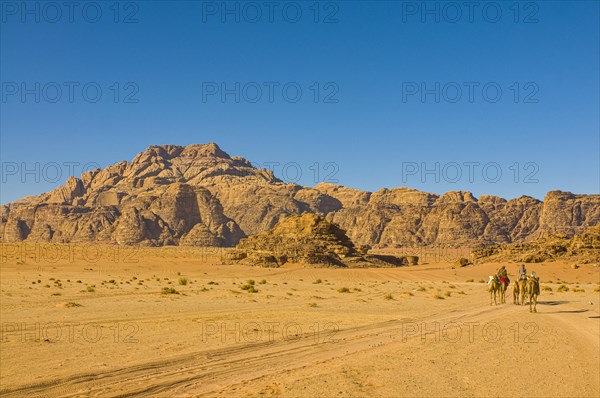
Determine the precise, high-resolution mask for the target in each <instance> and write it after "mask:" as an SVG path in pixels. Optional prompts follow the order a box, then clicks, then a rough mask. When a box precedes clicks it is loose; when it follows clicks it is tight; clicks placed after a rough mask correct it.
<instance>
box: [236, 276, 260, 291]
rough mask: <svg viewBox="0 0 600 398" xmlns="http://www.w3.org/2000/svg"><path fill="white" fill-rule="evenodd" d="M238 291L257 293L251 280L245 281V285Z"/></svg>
mask: <svg viewBox="0 0 600 398" xmlns="http://www.w3.org/2000/svg"><path fill="white" fill-rule="evenodd" d="M240 289H242V290H245V291H247V292H248V293H258V290H257V289H256V288H255V287H254V281H253V280H252V279H250V280H248V281H246V284H244V285H241V286H240Z"/></svg>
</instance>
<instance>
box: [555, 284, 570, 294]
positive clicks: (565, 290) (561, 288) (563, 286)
mask: <svg viewBox="0 0 600 398" xmlns="http://www.w3.org/2000/svg"><path fill="white" fill-rule="evenodd" d="M556 291H557V292H559V293H563V292H568V291H569V288H568V287H567V286H566V285H560V286H559V287H558V289H556Z"/></svg>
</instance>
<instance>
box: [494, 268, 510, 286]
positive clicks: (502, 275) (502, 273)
mask: <svg viewBox="0 0 600 398" xmlns="http://www.w3.org/2000/svg"><path fill="white" fill-rule="evenodd" d="M497 275H498V279H500V282H501V283H505V284H506V285H507V286H508V284H509V282H510V281H509V279H508V272H507V271H506V267H505V266H504V265H503V266H502V267H500V269H499V270H498V274H497Z"/></svg>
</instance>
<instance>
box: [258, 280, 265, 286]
mask: <svg viewBox="0 0 600 398" xmlns="http://www.w3.org/2000/svg"><path fill="white" fill-rule="evenodd" d="M258 283H259V284H260V285H266V284H267V280H266V279H263V280H261V281H260V282H258Z"/></svg>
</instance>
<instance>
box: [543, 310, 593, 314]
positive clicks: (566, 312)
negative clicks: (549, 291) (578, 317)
mask: <svg viewBox="0 0 600 398" xmlns="http://www.w3.org/2000/svg"><path fill="white" fill-rule="evenodd" d="M588 311H589V310H570V311H555V312H549V314H580V313H582V312H588Z"/></svg>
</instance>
